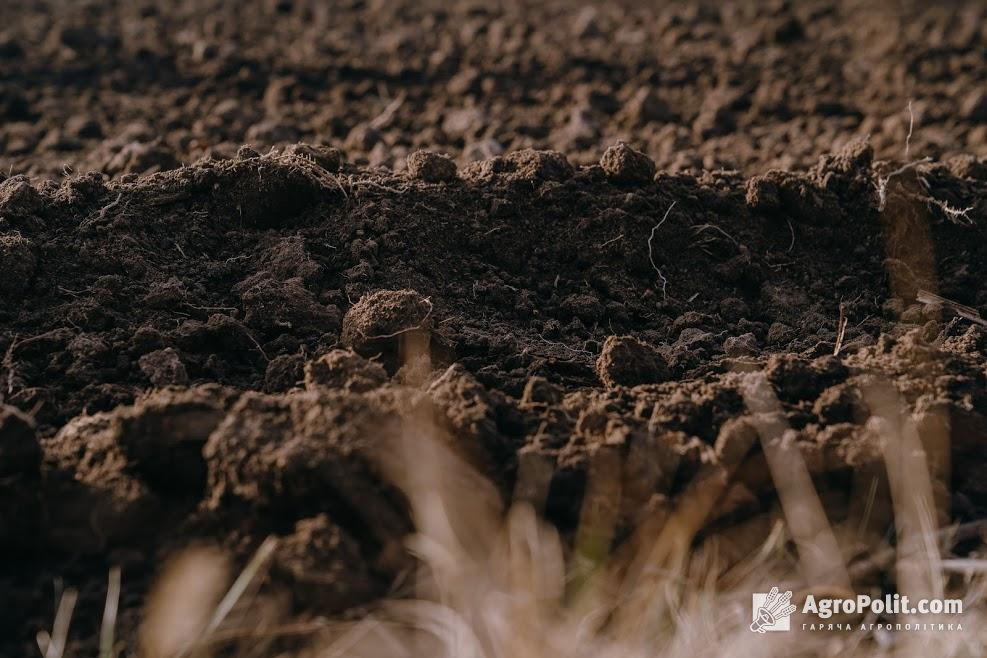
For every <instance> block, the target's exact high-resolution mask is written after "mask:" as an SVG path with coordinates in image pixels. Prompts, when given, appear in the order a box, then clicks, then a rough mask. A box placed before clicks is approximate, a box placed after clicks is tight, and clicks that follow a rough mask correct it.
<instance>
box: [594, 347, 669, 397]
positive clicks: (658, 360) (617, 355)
mask: <svg viewBox="0 0 987 658" xmlns="http://www.w3.org/2000/svg"><path fill="white" fill-rule="evenodd" d="M596 373H597V375H598V376H599V378H600V381H601V382H603V385H604V386H606V387H608V388H613V387H615V386H637V385H638V384H657V383H659V382H662V381H665V380H666V379H668V378H669V377H670V372H669V369H668V364H667V363H666V362H665V359H664V357H662V355H661V354H659V353H658V351H657V350H656V349H655V348H653V347H652V346H650V345H648V344H646V343H644V342H642V341H640V340H638V339H637V338H634V337H633V336H610V337H609V338H607V340H606V341H605V342H604V343H603V349H602V351H601V352H600V356H599V357H598V358H597V360H596Z"/></svg>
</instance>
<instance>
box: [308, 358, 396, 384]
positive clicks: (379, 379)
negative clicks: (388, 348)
mask: <svg viewBox="0 0 987 658" xmlns="http://www.w3.org/2000/svg"><path fill="white" fill-rule="evenodd" d="M386 381H387V371H386V370H384V366H382V365H381V364H379V363H377V362H376V361H372V360H368V359H365V358H363V357H362V356H360V355H359V354H357V353H356V352H353V351H351V350H333V351H331V352H329V353H328V354H324V355H322V356H320V357H319V358H317V359H314V360H313V361H310V362H309V363H308V364H306V366H305V387H306V388H308V389H309V390H315V389H318V388H323V387H324V388H329V389H341V390H345V391H351V392H353V393H363V392H365V391H369V390H372V389H375V388H377V387H378V386H381V385H382V384H384V382H386Z"/></svg>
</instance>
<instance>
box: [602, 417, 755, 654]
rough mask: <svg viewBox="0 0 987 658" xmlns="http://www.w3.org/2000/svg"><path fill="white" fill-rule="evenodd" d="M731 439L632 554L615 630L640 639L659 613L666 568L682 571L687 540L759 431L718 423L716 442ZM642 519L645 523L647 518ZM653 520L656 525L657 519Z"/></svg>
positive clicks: (687, 545)
mask: <svg viewBox="0 0 987 658" xmlns="http://www.w3.org/2000/svg"><path fill="white" fill-rule="evenodd" d="M731 440H733V441H735V442H737V443H740V444H741V445H733V446H731V447H730V449H729V450H726V451H723V454H722V456H721V459H720V460H719V461H717V462H715V463H710V464H706V465H705V466H703V468H701V469H700V471H699V473H698V474H697V475H696V477H695V478H694V479H693V480H692V482H690V483H689V486H688V487H687V489H686V491H685V493H683V494H682V496H681V497H680V498H679V499H678V501H677V502H676V504H675V509H674V510H673V511H672V513H671V514H670V515H669V516H668V519H667V521H664V524H663V525H662V526H661V530H660V532H659V533H658V535H657V538H656V539H655V540H654V542H653V543H650V544H649V543H647V542H646V541H645V542H643V545H642V546H641V550H640V552H639V553H638V555H637V556H635V557H634V558H633V559H632V562H631V564H630V566H629V567H628V570H627V574H626V576H625V578H624V583H625V586H624V588H625V590H626V591H627V595H626V600H625V601H624V602H622V605H621V607H620V609H619V610H617V611H616V612H615V614H616V621H615V624H616V629H617V634H618V636H620V637H626V638H631V639H632V641H634V640H637V641H643V640H644V637H645V635H646V634H647V633H648V632H649V630H648V629H649V628H650V627H651V626H652V622H653V621H654V620H655V619H657V618H658V617H659V616H661V614H662V610H663V603H664V602H665V599H664V597H661V596H659V592H660V591H661V590H662V589H663V588H666V587H668V586H669V585H670V584H671V583H670V581H669V575H670V574H680V573H682V572H683V571H684V569H685V563H686V561H687V559H688V553H689V546H691V544H692V542H693V540H694V538H695V536H696V533H697V532H699V530H700V529H701V528H702V527H703V525H704V524H705V522H706V519H707V518H708V517H709V514H710V512H711V511H712V510H713V508H714V506H715V505H716V503H717V501H718V500H719V499H720V497H721V496H722V494H723V492H725V491H726V489H727V485H728V484H729V482H730V478H731V476H732V475H733V472H734V471H735V470H736V468H737V467H738V466H739V465H740V463H741V462H742V461H743V458H744V456H745V455H746V454H747V452H748V451H749V449H750V448H751V446H752V445H753V444H754V442H755V441H756V440H757V436H756V434H755V433H754V432H753V431H749V430H748V431H744V430H743V429H740V430H739V431H737V430H735V429H727V428H723V429H721V430H720V436H719V437H717V444H718V445H720V444H724V443H726V442H727V441H731ZM664 514H665V510H664V509H663V508H660V509H659V510H656V515H659V516H663V515H664ZM660 521H661V519H659V523H660ZM645 524H646V525H648V522H647V521H646V522H645ZM651 525H652V527H654V525H655V524H651Z"/></svg>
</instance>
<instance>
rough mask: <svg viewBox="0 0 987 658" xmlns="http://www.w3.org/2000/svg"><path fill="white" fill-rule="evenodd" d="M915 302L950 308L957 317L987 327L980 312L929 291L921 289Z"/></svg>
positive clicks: (986, 322)
mask: <svg viewBox="0 0 987 658" xmlns="http://www.w3.org/2000/svg"><path fill="white" fill-rule="evenodd" d="M915 301H917V302H919V303H920V304H939V305H940V306H942V307H943V308H948V309H949V310H951V311H952V312H953V313H955V314H956V315H958V316H960V317H961V318H966V319H967V320H969V321H970V322H973V323H974V324H979V325H980V326H982V327H987V320H984V319H983V318H982V317H980V311H978V310H977V309H975V308H971V307H969V306H966V305H964V304H960V303H959V302H954V301H952V300H950V299H946V298H945V297H940V296H939V295H937V294H935V293H934V292H929V291H928V290H922V289H921V288H920V289H919V291H918V292H917V293H916V294H915Z"/></svg>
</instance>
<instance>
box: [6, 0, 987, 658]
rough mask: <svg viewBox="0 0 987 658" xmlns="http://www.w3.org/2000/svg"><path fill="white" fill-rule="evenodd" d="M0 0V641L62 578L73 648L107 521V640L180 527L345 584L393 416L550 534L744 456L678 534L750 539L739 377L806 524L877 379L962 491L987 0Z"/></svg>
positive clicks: (855, 458) (978, 343) (307, 607)
mask: <svg viewBox="0 0 987 658" xmlns="http://www.w3.org/2000/svg"><path fill="white" fill-rule="evenodd" d="M9 4H10V7H9V15H10V20H9V21H7V26H6V27H5V28H4V30H5V31H3V32H0V118H2V119H3V121H2V123H0V163H2V164H3V167H2V170H3V173H2V174H0V301H2V303H0V357H2V358H0V403H2V404H0V556H2V559H0V598H2V600H3V602H4V604H3V608H4V614H3V615H0V648H2V650H0V653H5V655H6V654H8V653H9V654H10V655H18V654H22V653H23V654H27V653H29V652H33V651H36V648H35V647H33V646H32V643H34V641H35V634H36V632H37V631H38V630H41V629H45V628H48V629H50V627H51V623H52V618H53V615H54V608H55V604H56V603H57V601H58V599H59V596H60V594H61V592H62V590H63V588H66V587H72V588H76V589H78V590H79V602H78V605H77V606H76V610H75V615H74V618H73V625H72V634H71V642H72V643H74V644H73V646H75V647H76V648H77V649H79V650H81V651H86V650H90V651H91V649H92V647H93V646H94V642H95V637H96V636H97V633H98V629H99V620H100V617H101V615H102V610H103V604H104V600H105V596H106V573H107V570H108V569H109V568H110V567H111V566H114V565H116V566H120V567H121V568H122V573H123V593H122V598H121V614H120V618H119V621H118V632H119V634H120V637H121V638H122V639H123V640H124V641H127V642H128V643H130V644H131V646H136V642H137V640H136V638H137V636H138V633H139V627H140V621H141V618H142V604H143V601H144V597H145V595H146V594H147V592H148V590H149V588H150V586H151V584H152V582H153V580H154V578H155V576H156V575H157V574H158V573H159V571H160V569H161V566H162V564H164V563H165V562H166V561H167V558H168V557H169V556H170V555H173V554H175V552H177V551H179V550H180V549H182V548H184V547H188V546H191V545H201V544H212V545H217V544H218V545H220V546H221V547H223V548H224V549H225V550H227V551H229V553H230V554H231V555H233V556H235V559H236V560H237V561H238V562H237V563H238V564H240V565H242V564H243V563H244V562H245V561H246V559H247V558H248V557H249V556H250V555H251V554H252V552H253V551H255V550H256V549H257V547H258V546H259V545H260V544H261V542H262V541H263V540H264V539H265V538H266V537H269V536H274V537H276V538H278V543H277V545H276V546H277V547H276V549H275V553H274V555H273V557H272V558H271V564H270V569H269V573H268V575H267V576H266V578H265V579H264V582H263V588H264V592H265V593H266V594H268V595H269V598H270V600H272V601H277V602H278V605H279V606H280V607H281V613H282V614H284V615H286V616H291V617H292V618H305V617H311V616H316V615H322V616H334V615H354V614H359V611H360V610H365V609H367V607H368V606H373V604H374V602H375V601H378V600H380V599H381V598H382V597H384V596H387V595H388V594H389V593H391V592H393V588H394V586H395V583H398V582H400V581H401V579H402V578H403V577H404V576H405V575H406V574H407V573H408V571H409V569H412V568H413V567H414V561H413V559H412V558H411V556H410V555H409V554H408V552H407V551H406V549H405V541H406V538H407V536H408V535H409V533H411V532H412V531H413V528H414V525H413V522H412V518H411V514H410V510H409V505H408V501H407V500H406V499H405V498H404V496H403V494H402V493H401V492H400V489H399V487H398V486H397V483H396V482H395V481H394V478H393V477H391V475H392V474H393V468H394V465H393V463H388V459H387V455H388V454H393V451H394V447H395V445H398V444H399V443H401V442H404V441H407V440H409V437H412V438H413V437H415V436H425V435H428V436H429V437H431V438H435V439H438V440H440V441H442V442H443V443H444V444H445V445H447V446H448V447H449V448H450V449H451V450H452V451H454V452H455V453H456V454H458V455H459V456H460V457H461V458H462V459H463V460H464V461H465V462H467V463H469V464H470V465H472V467H474V468H476V469H477V470H478V471H480V472H481V473H482V474H483V475H485V476H486V477H487V478H489V479H490V480H491V481H492V482H493V483H494V484H495V485H496V487H497V488H498V490H499V491H500V493H501V496H502V498H503V500H504V501H505V503H506V502H509V501H511V500H512V499H516V498H518V497H522V498H525V499H527V500H530V502H531V503H532V504H534V505H535V506H536V508H537V509H539V511H541V512H542V513H543V514H544V515H545V517H546V518H547V519H548V520H549V521H551V522H552V523H554V524H555V525H556V526H557V527H558V528H559V530H560V531H561V533H562V535H563V537H565V538H570V539H571V536H572V534H573V533H574V532H575V530H576V528H577V527H578V525H579V523H580V514H581V510H582V509H583V502H584V500H586V499H587V497H588V496H598V495H599V487H597V486H595V485H594V482H595V480H594V476H593V474H594V473H600V472H609V473H611V474H613V473H616V477H615V480H616V482H618V488H617V491H616V495H617V500H618V501H619V502H617V503H615V504H616V506H617V508H618V509H617V510H616V512H615V521H614V528H613V532H612V547H617V546H618V545H619V544H621V542H622V541H624V540H625V539H626V538H627V537H628V535H629V534H630V532H631V531H632V529H633V528H635V527H636V526H637V525H638V524H639V523H640V522H641V521H642V520H643V519H644V518H645V517H646V516H647V514H648V512H649V510H652V509H654V507H655V506H656V505H661V504H662V502H661V501H673V502H674V500H675V499H676V497H677V496H679V495H680V494H682V492H683V491H684V490H686V488H687V487H688V485H689V483H690V482H691V481H692V478H693V476H694V475H695V474H696V473H697V472H699V471H700V470H701V469H702V468H703V467H704V465H708V464H710V463H716V462H717V461H731V462H738V463H740V466H739V468H738V469H737V471H736V474H735V476H734V480H733V481H732V484H731V487H730V488H729V489H728V490H727V494H726V495H725V496H724V498H723V500H722V501H721V503H720V504H719V505H718V506H717V507H716V508H715V509H714V510H713V512H712V513H711V514H710V518H709V519H708V520H707V521H708V523H707V524H706V525H705V527H704V530H703V531H702V532H701V533H700V536H699V537H698V538H697V541H701V540H702V538H703V536H704V533H707V534H711V533H714V532H727V531H729V530H730V529H731V528H737V527H740V528H746V529H748V530H750V529H751V528H754V529H755V531H750V532H747V534H746V535H744V537H745V538H746V540H748V541H753V540H755V539H758V538H759V539H762V540H763V538H764V536H766V532H767V530H768V529H770V528H767V529H766V528H760V529H758V528H759V526H757V525H756V523H755V522H756V521H757V520H758V519H770V518H772V514H775V515H777V509H778V498H777V495H776V494H775V492H774V490H773V486H772V484H771V477H770V475H769V474H768V472H767V466H766V464H765V458H764V456H763V454H762V453H761V451H760V448H759V447H757V446H756V445H755V446H754V447H753V449H752V450H751V451H750V453H747V452H744V454H742V455H739V456H738V455H732V454H729V453H730V449H729V445H726V444H729V442H730V439H729V437H730V436H733V434H734V433H736V432H735V430H736V424H737V423H741V422H743V420H742V418H743V417H745V416H749V415H750V414H751V413H752V412H753V410H752V409H750V408H749V406H748V405H749V399H745V395H748V394H749V393H750V383H751V381H752V379H751V378H752V377H764V378H765V379H766V381H767V382H768V383H770V385H771V390H772V391H773V394H774V396H775V397H776V398H777V401H776V402H777V404H776V405H775V408H773V410H772V411H771V413H772V414H773V419H774V420H773V421H772V422H774V423H775V424H781V425H783V426H784V427H786V428H787V429H788V433H786V434H785V442H786V445H788V446H789V447H790V448H791V447H792V446H794V448H795V449H797V450H799V451H800V453H801V454H802V456H803V457H804V459H805V462H806V464H807V468H808V470H809V472H810V474H811V475H812V477H813V479H814V482H815V483H816V486H817V488H818V490H819V491H820V494H821V496H822V497H823V500H824V501H825V503H826V511H827V514H828V515H829V516H830V518H831V520H832V522H833V523H834V524H837V523H841V522H845V521H846V519H848V518H851V519H853V518H855V517H854V514H859V513H860V510H859V509H857V506H859V502H860V501H859V498H857V497H855V496H852V495H848V492H850V491H852V490H853V486H852V485H853V483H855V482H857V481H858V480H860V478H866V477H871V479H870V480H867V482H871V481H873V482H874V483H876V484H875V486H876V487H887V486H888V483H887V481H886V478H884V479H882V477H880V475H879V474H880V472H881V468H882V463H881V451H882V445H883V444H882V437H881V436H880V435H879V429H880V428H879V427H877V426H876V425H875V424H874V423H869V422H868V419H869V418H870V417H871V416H872V415H874V414H878V413H880V414H886V413H887V410H888V408H889V407H890V408H893V409H894V411H895V413H896V414H898V420H899V422H900V423H901V424H903V426H904V425H907V426H908V427H914V428H917V430H918V433H919V435H920V436H922V437H923V438H925V437H929V436H938V437H945V439H944V441H940V442H937V443H935V445H932V444H929V445H926V446H925V448H926V450H927V451H928V452H929V454H930V455H931V456H932V457H934V459H932V458H931V457H930V464H931V476H932V483H933V490H934V492H935V493H936V501H937V503H941V504H939V505H938V507H937V510H936V511H937V513H938V514H939V516H940V520H942V521H943V522H967V521H978V520H981V519H983V518H984V517H985V514H987V459H984V445H985V444H984V442H985V441H987V381H985V379H987V327H985V323H984V321H983V320H981V315H983V316H985V317H987V287H985V286H984V285H983V282H984V281H985V280H987V246H985V244H987V243H985V237H987V236H985V228H984V227H985V226H987V160H985V158H984V157H983V152H984V148H985V145H987V96H985V95H984V91H983V84H982V83H983V80H984V77H985V71H984V67H985V61H987V58H985V57H984V53H985V51H987V28H985V27H984V26H985V25H987V21H985V20H983V18H984V9H983V7H981V6H980V5H979V4H978V3H970V4H969V5H968V6H966V7H962V6H959V7H958V8H951V9H950V10H949V11H946V10H945V9H938V8H929V7H925V6H924V4H923V5H916V6H912V5H911V4H910V3H903V4H902V5H901V6H898V5H897V4H895V3H877V6H870V5H868V6H867V7H864V6H857V5H856V4H855V3H847V4H848V5H852V6H846V7H844V6H843V3H805V4H802V3H799V4H798V5H797V6H796V5H794V4H793V5H789V4H787V3H782V2H778V3H754V5H749V6H748V5H747V4H745V5H744V7H743V8H741V6H740V5H738V6H736V7H730V8H726V7H724V8H719V7H717V6H715V5H711V6H707V5H703V4H701V3H687V4H675V3H672V4H670V5H669V6H668V7H666V8H664V9H662V10H660V11H659V10H645V9H631V8H623V7H621V6H620V5H619V4H615V5H613V6H609V5H608V6H607V7H606V8H602V7H601V8H595V9H594V8H580V9H579V10H578V11H573V10H572V9H571V7H567V6H566V5H565V4H564V3H556V2H550V3H547V4H544V5H543V4H542V3H538V5H537V7H525V6H522V5H515V4H513V3H511V4H508V5H506V6H504V7H503V8H500V9H493V8H491V7H488V6H486V5H477V4H469V5H468V4H462V5H458V4H457V5H456V7H455V8H439V7H430V6H429V5H428V4H424V5H420V4H419V3H401V2H399V3H363V2H353V3H340V4H338V5H335V6H334V8H333V9H332V10H331V11H330V10H323V9H319V8H316V7H315V6H309V5H308V4H306V3H302V2H291V1H284V0H281V1H278V2H258V3H256V11H254V12H246V11H241V10H239V9H237V8H235V7H233V6H232V5H230V6H228V5H226V4H224V3H215V2H182V3H178V4H177V5H176V8H175V9H174V10H169V11H168V12H165V11H164V10H163V9H161V8H156V7H153V6H151V5H143V4H140V3H138V4H133V5H131V4H126V6H123V5H113V4H106V3H97V4H88V3H70V4H65V5H63V4H62V3H58V2H54V3H49V4H50V5H51V6H50V7H48V8H47V9H46V10H45V11H40V10H39V9H37V8H36V7H35V6H34V4H33V3H31V4H28V3H19V2H12V3H9ZM755 5H757V6H755ZM892 5H893V6H892ZM327 12H328V13H327ZM11 26H12V27H11ZM286 35H290V38H286ZM286 43H290V44H291V49H288V48H287V46H286V45H285V44H286ZM910 100H911V104H910V105H909V101H910ZM909 107H910V108H911V114H909V111H908V108H909ZM910 125H911V130H910ZM868 136H869V139H868ZM300 140H302V141H300ZM244 144H247V145H244ZM877 407H880V408H877ZM759 412H760V413H762V414H763V413H764V409H759ZM734 419H741V420H734ZM724 437H726V438H724ZM943 446H945V447H943ZM404 466H405V467H407V468H410V469H413V468H414V463H406V464H404ZM608 469H609V470H608ZM875 473H877V474H878V475H874V474H875ZM868 474H870V475H868ZM884 511H885V512H887V510H884ZM880 512H881V510H876V511H875V509H873V506H872V508H871V509H869V510H868V511H867V514H866V519H865V520H866V523H870V524H872V525H873V530H874V532H875V533H876V534H877V535H878V536H881V535H883V534H887V533H889V532H890V533H893V526H892V522H891V519H890V517H888V516H887V515H884V516H882V514H881V513H880ZM752 523H755V525H751V524H752ZM882 524H883V525H882ZM737 542H738V545H743V541H741V540H739V539H737ZM755 546H756V544H754V543H752V544H751V545H750V547H751V548H754V547H755Z"/></svg>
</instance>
